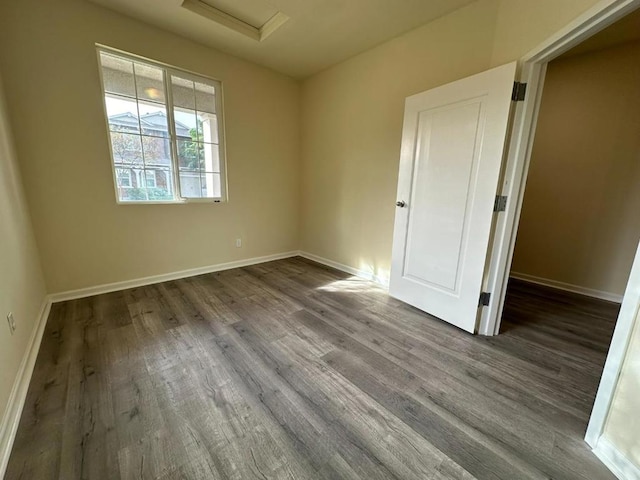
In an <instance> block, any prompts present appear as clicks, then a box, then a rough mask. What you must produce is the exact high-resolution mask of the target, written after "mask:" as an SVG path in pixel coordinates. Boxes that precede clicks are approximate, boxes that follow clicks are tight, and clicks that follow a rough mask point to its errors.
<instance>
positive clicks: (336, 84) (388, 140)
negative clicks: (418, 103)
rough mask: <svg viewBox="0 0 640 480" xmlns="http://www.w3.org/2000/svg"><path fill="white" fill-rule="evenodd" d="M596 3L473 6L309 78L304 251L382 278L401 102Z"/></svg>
mask: <svg viewBox="0 0 640 480" xmlns="http://www.w3.org/2000/svg"><path fill="white" fill-rule="evenodd" d="M595 3H596V1H595V0H567V1H566V2H565V1H563V2H556V1H552V0H542V1H540V2H530V1H524V0H504V1H498V0H479V1H478V2H476V3H474V4H471V5H470V6H468V7H466V8H463V9H461V10H458V11H456V12H454V13H452V14H450V15H448V16H446V17H443V18H441V19H439V20H437V21H435V22H432V23H430V24H427V25H425V26H423V27H421V28H418V29H416V30H413V31H411V32H409V33H407V34H405V35H402V36H400V37H398V38H396V39H393V40H391V41H389V42H386V43H384V44H382V45H380V46H379V47H377V48H374V49H372V50H369V51H367V52H365V53H362V54H360V55H358V56H356V57H353V58H352V59H350V60H347V61H345V62H343V63H341V64H338V65H336V66H334V67H332V68H329V69H328V70H326V71H324V72H322V73H320V74H318V75H315V76H313V77H311V78H309V79H307V80H306V81H305V82H304V83H303V90H302V91H303V93H302V95H303V101H302V104H303V113H302V125H303V127H302V128H303V135H302V161H303V167H302V168H303V173H302V182H303V190H302V192H303V195H302V208H303V214H302V231H301V248H302V249H303V250H305V251H308V252H310V253H313V254H316V255H319V256H322V257H325V258H328V259H331V260H334V261H337V262H340V263H343V264H346V265H349V266H352V267H355V268H358V269H364V270H368V271H374V272H375V273H376V274H378V275H380V276H382V277H385V276H387V275H388V272H389V268H390V261H391V241H392V232H393V218H394V213H395V207H394V203H395V192H396V186H397V185H396V184H397V175H398V161H399V155H400V136H401V130H402V112H403V108H404V98H405V97H407V96H408V95H411V94H414V93H418V92H421V91H424V90H427V89H429V88H432V87H435V86H437V85H441V84H444V83H447V82H450V81H453V80H457V79H459V78H462V77H465V76H468V75H471V74H473V73H478V72H480V71H483V70H486V69H488V68H489V67H491V66H495V65H498V64H502V63H506V62H508V61H510V60H515V59H517V58H519V57H520V56H521V55H523V54H524V53H526V52H527V51H529V50H531V49H532V48H534V47H535V46H537V45H538V44H539V43H541V42H542V41H544V40H545V39H546V38H547V37H548V36H549V35H550V34H552V33H554V32H555V31H556V30H558V29H559V28H561V27H562V26H564V25H565V24H567V23H568V22H569V21H571V20H572V19H573V18H575V17H576V16H578V15H579V14H581V13H582V12H584V11H585V10H587V9H588V8H589V7H591V6H592V5H593V4H595ZM558 4H560V5H558ZM523 11H524V12H526V13H525V14H523V13H522V12H523Z"/></svg>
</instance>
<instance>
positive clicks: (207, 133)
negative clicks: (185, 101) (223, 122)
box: [197, 112, 220, 143]
mask: <svg viewBox="0 0 640 480" xmlns="http://www.w3.org/2000/svg"><path fill="white" fill-rule="evenodd" d="M197 118H198V120H199V122H198V127H199V129H200V132H201V133H202V141H203V142H205V143H220V142H219V141H218V117H217V116H216V115H215V114H212V113H200V112H198V114H197Z"/></svg>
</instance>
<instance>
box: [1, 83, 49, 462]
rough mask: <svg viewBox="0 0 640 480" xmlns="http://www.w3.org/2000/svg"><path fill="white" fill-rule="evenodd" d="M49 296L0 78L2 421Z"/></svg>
mask: <svg viewBox="0 0 640 480" xmlns="http://www.w3.org/2000/svg"><path fill="white" fill-rule="evenodd" d="M45 295H46V291H45V286H44V277H43V274H42V270H41V269H40V260H39V257H38V252H37V249H36V244H35V240H34V237H33V232H32V229H31V220H30V218H29V212H28V211H27V205H26V200H25V198H24V195H23V191H22V184H21V182H20V175H19V174H18V165H17V162H16V157H15V152H14V149H13V141H12V138H11V131H10V127H9V123H8V119H7V115H6V109H5V101H4V94H3V85H2V81H1V80H0V366H1V368H0V425H1V424H2V421H3V420H4V419H5V410H6V408H7V406H8V404H7V402H8V400H9V395H10V393H11V388H12V387H13V384H14V381H15V378H16V374H17V373H18V368H19V366H20V362H21V361H22V357H23V354H24V352H25V350H26V348H27V343H28V341H29V338H30V336H31V334H32V332H33V329H34V327H35V324H36V321H37V319H38V314H39V312H40V307H41V306H42V304H43V300H44V298H45ZM9 312H13V314H14V319H15V321H16V331H15V333H14V334H13V335H11V334H10V333H9V329H8V327H7V321H6V315H7V314H8V313H9ZM0 434H2V432H1V431H0ZM2 440H3V439H2V438H0V446H2V445H1V443H2ZM0 469H1V467H0Z"/></svg>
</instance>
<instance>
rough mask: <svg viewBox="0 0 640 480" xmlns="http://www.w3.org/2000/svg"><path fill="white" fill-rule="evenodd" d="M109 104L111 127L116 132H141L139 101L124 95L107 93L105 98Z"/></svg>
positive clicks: (108, 114) (108, 115)
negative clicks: (116, 95)
mask: <svg viewBox="0 0 640 480" xmlns="http://www.w3.org/2000/svg"><path fill="white" fill-rule="evenodd" d="M104 100H105V104H106V106H107V120H108V121H109V129H110V130H111V131H115V132H129V133H132V132H135V133H137V132H139V131H140V123H139V121H138V103H137V102H136V101H135V100H129V99H127V98H123V97H114V96H111V95H107V96H105V98H104Z"/></svg>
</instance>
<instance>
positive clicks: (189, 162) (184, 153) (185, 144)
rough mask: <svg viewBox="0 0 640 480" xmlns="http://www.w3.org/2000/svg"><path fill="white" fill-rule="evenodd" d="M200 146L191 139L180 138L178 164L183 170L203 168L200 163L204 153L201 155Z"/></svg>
mask: <svg viewBox="0 0 640 480" xmlns="http://www.w3.org/2000/svg"><path fill="white" fill-rule="evenodd" d="M199 148H200V145H199V144H198V143H197V142H194V141H192V140H191V139H189V140H184V139H182V140H178V166H179V167H180V169H181V170H182V169H191V170H199V169H200V168H202V167H201V165H200V163H201V159H203V158H204V155H200V153H199Z"/></svg>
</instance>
